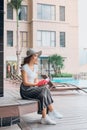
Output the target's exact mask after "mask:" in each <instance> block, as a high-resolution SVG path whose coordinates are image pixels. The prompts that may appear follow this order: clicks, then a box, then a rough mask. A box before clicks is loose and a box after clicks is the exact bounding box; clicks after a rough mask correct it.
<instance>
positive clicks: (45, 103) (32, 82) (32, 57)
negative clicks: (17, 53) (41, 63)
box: [20, 48, 63, 125]
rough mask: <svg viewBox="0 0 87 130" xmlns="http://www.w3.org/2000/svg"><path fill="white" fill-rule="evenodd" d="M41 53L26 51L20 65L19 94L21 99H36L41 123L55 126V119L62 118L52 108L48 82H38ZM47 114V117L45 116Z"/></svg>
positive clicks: (31, 50)
mask: <svg viewBox="0 0 87 130" xmlns="http://www.w3.org/2000/svg"><path fill="white" fill-rule="evenodd" d="M41 53H42V51H39V52H36V51H35V50H33V49H31V48H30V49H29V50H28V51H27V57H25V58H24V63H23V65H22V71H21V72H22V80H23V83H22V84H21V86H20V94H21V97H22V98H23V99H37V100H38V101H39V105H38V106H39V109H38V114H42V118H41V123H42V124H49V125H55V124H56V122H55V120H54V119H55V118H58V119H59V118H62V117H63V116H62V115H61V114H60V113H58V112H56V111H55V110H54V108H53V105H52V103H53V99H52V96H51V93H50V90H49V89H48V88H47V87H46V85H47V83H48V82H49V80H48V79H47V80H45V79H43V80H40V81H39V80H38V69H37V64H38V57H39V56H40V55H41ZM47 114H48V115H47Z"/></svg>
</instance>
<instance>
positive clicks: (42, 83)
mask: <svg viewBox="0 0 87 130" xmlns="http://www.w3.org/2000/svg"><path fill="white" fill-rule="evenodd" d="M48 82H49V81H48V80H46V79H42V80H40V81H39V82H38V84H37V85H38V86H43V85H45V84H47V83H48Z"/></svg>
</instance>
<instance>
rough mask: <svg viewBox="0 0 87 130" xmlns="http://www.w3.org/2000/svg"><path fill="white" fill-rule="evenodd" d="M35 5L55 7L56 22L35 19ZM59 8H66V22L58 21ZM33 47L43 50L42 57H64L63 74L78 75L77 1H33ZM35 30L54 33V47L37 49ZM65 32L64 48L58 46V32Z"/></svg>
mask: <svg viewBox="0 0 87 130" xmlns="http://www.w3.org/2000/svg"><path fill="white" fill-rule="evenodd" d="M37 3H44V4H45V3H47V4H52V5H56V20H55V21H50V20H49V21H47V20H43V21H42V20H38V19H37V14H36V10H37ZM59 6H65V8H66V20H65V21H64V22H60V21H59ZM33 7H34V8H33V12H34V13H33V28H34V30H33V47H34V48H38V50H39V49H41V50H43V55H48V56H49V55H51V54H54V53H57V54H60V55H61V56H63V57H66V60H65V68H64V70H63V71H64V72H69V73H78V67H79V61H78V11H77V10H78V6H77V0H71V1H67V0H63V1H61V0H59V1H58V0H48V1H46V0H43V1H42V0H33ZM37 30H49V31H56V47H38V46H37ZM61 31H63V32H66V47H65V48H61V47H60V46H59V32H61Z"/></svg>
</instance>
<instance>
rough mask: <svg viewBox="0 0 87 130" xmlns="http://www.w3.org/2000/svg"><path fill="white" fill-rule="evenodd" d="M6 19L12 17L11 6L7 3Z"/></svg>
mask: <svg viewBox="0 0 87 130" xmlns="http://www.w3.org/2000/svg"><path fill="white" fill-rule="evenodd" d="M7 19H13V8H12V7H11V6H10V5H9V4H7Z"/></svg>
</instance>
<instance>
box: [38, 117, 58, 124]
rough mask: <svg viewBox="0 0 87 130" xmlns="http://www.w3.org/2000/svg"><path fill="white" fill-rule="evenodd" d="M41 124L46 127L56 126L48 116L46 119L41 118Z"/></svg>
mask: <svg viewBox="0 0 87 130" xmlns="http://www.w3.org/2000/svg"><path fill="white" fill-rule="evenodd" d="M41 124H44V125H56V122H55V121H53V120H52V119H51V118H50V117H49V116H46V117H45V118H41Z"/></svg>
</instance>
